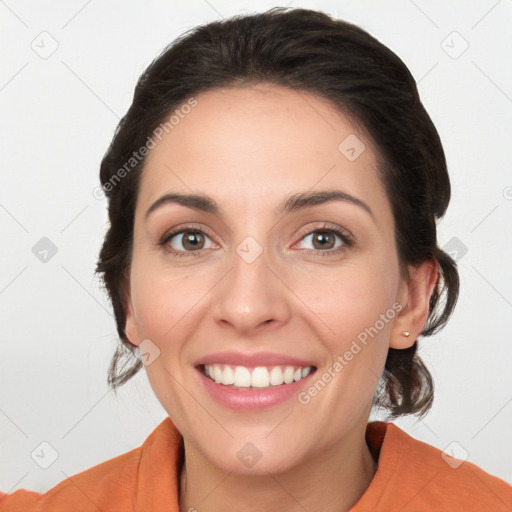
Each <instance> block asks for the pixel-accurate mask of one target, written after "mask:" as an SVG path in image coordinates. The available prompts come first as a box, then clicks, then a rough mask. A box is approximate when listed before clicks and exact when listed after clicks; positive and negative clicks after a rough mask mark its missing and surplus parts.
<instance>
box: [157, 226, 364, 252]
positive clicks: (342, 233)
mask: <svg viewBox="0 0 512 512" xmlns="http://www.w3.org/2000/svg"><path fill="white" fill-rule="evenodd" d="M208 231H209V230H208V228H205V227H204V226H203V225H194V223H192V224H185V225H181V226H180V225H178V226H177V227H175V228H172V229H170V230H168V231H166V232H165V234H164V235H163V236H162V237H161V238H160V240H159V243H158V245H159V246H163V247H164V248H165V249H166V250H167V251H168V252H170V253H173V254H174V255H186V254H189V255H194V254H197V253H200V252H202V251H204V250H205V249H197V250H196V251H183V250H176V249H170V248H169V247H167V246H168V244H169V242H170V241H171V239H173V238H174V237H176V236H178V235H180V234H183V233H184V232H199V233H202V234H204V235H206V236H207V237H208V238H209V239H210V240H211V241H212V242H213V243H214V244H215V245H218V244H217V242H216V241H215V237H212V236H211V235H210V234H209V232H208ZM322 231H326V232H331V233H333V234H334V236H337V237H338V238H340V239H341V241H342V244H341V246H340V247H338V248H336V249H327V250H325V251H323V250H319V249H304V251H305V252H306V253H309V254H322V255H329V254H334V253H337V252H339V251H341V250H344V249H349V248H351V247H353V246H354V245H355V238H354V236H353V235H352V233H351V232H350V231H348V230H347V229H345V228H343V227H341V226H339V225H337V224H331V223H329V222H326V221H323V223H322V225H321V226H311V225H310V226H309V227H305V228H303V229H302V230H301V231H300V233H299V235H297V236H298V240H297V241H296V242H294V243H293V244H292V247H293V246H294V245H296V244H297V243H299V242H301V241H302V240H303V239H304V238H306V237H307V236H310V235H312V234H314V233H316V232H322Z"/></svg>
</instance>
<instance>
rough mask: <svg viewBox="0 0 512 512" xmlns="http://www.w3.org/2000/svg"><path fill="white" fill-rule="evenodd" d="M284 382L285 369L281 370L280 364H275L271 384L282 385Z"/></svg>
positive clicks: (271, 371)
mask: <svg viewBox="0 0 512 512" xmlns="http://www.w3.org/2000/svg"><path fill="white" fill-rule="evenodd" d="M283 382H284V377H283V370H281V367H280V366H274V368H272V370H270V384H272V386H280V385H281V384H282V383H283Z"/></svg>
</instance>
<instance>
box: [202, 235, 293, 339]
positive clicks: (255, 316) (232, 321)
mask: <svg viewBox="0 0 512 512" xmlns="http://www.w3.org/2000/svg"><path fill="white" fill-rule="evenodd" d="M243 249H244V247H240V246H239V248H238V251H235V252H234V256H233V264H232V267H231V268H230V270H229V271H228V272H227V274H226V275H225V276H224V277H223V278H222V280H221V282H220V283H219V284H218V285H217V286H216V287H215V288H216V293H215V298H214V301H213V302H212V303H213V304H214V306H213V308H214V309H213V315H214V321H215V322H216V324H217V325H219V326H221V327H222V328H223V329H231V330H233V331H236V332H235V334H234V336H236V337H241V336H244V337H250V336H251V335H255V334H257V333H259V332H261V330H262V329H268V328H270V326H272V329H275V328H278V327H279V326H282V325H284V324H285V323H286V322H287V321H288V320H289V317H290V312H291V303H290V301H291V299H292V297H293V293H292V291H291V290H290V289H289V288H288V287H287V285H286V284H285V281H286V280H285V279H283V278H284V276H281V275H279V274H280V273H281V272H280V271H279V266H278V265H275V264H269V261H268V258H267V256H266V252H265V251H264V250H263V252H261V254H259V255H257V257H256V258H255V259H254V260H253V261H251V260H252V257H254V254H253V255H252V257H251V255H250V251H251V250H252V251H254V250H255V248H254V247H251V246H250V245H249V253H244V252H243ZM248 254H249V257H248Z"/></svg>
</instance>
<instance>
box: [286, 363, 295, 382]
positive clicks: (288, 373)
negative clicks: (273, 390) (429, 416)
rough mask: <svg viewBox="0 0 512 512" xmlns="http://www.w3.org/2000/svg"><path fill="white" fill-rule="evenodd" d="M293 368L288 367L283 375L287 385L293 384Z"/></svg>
mask: <svg viewBox="0 0 512 512" xmlns="http://www.w3.org/2000/svg"><path fill="white" fill-rule="evenodd" d="M293 373H294V369H293V366H287V367H286V368H285V370H284V373H283V379H284V383H285V384H291V383H292V382H293Z"/></svg>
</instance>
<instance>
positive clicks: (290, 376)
mask: <svg viewBox="0 0 512 512" xmlns="http://www.w3.org/2000/svg"><path fill="white" fill-rule="evenodd" d="M199 370H200V371H201V372H202V373H203V374H204V375H205V376H206V377H208V378H209V379H211V380H212V381H214V382H216V383H217V384H221V385H222V386H227V387H230V388H233V389H238V388H243V389H264V388H271V387H275V386H286V385H288V384H292V383H294V382H297V381H299V380H301V379H304V378H306V377H307V376H308V375H310V374H311V373H314V372H315V370H316V367H315V366H288V365H286V366H283V365H281V366H279V365H278V366H256V367H255V368H248V367H246V366H233V365H228V364H207V365H200V366H199Z"/></svg>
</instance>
